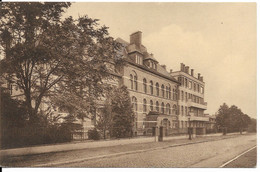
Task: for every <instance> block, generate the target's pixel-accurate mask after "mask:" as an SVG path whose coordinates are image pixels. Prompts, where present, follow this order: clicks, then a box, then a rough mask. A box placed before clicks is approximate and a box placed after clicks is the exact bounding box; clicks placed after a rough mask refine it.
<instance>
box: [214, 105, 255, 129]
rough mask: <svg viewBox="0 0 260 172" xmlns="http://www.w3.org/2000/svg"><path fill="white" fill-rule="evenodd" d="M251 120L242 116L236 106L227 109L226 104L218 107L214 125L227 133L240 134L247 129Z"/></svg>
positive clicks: (244, 115) (246, 116)
mask: <svg viewBox="0 0 260 172" xmlns="http://www.w3.org/2000/svg"><path fill="white" fill-rule="evenodd" d="M250 122H251V118H250V117H249V116H248V115H246V114H244V113H243V112H242V111H241V109H239V108H238V107H237V106H235V105H232V106H231V107H228V105H227V104H225V103H224V104H223V105H222V106H220V108H219V110H218V114H217V117H216V124H217V126H218V127H219V128H227V130H228V132H238V131H240V132H241V133H242V131H243V130H245V129H247V128H248V125H249V124H250Z"/></svg>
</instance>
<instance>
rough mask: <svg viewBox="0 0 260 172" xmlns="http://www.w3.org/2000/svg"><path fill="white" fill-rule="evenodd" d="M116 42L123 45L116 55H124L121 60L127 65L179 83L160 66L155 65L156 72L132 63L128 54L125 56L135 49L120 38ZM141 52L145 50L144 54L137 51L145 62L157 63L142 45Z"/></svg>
mask: <svg viewBox="0 0 260 172" xmlns="http://www.w3.org/2000/svg"><path fill="white" fill-rule="evenodd" d="M116 41H118V42H119V43H121V44H122V45H123V47H122V49H121V50H120V51H119V52H118V53H120V54H122V55H124V57H123V58H124V59H125V60H126V61H127V62H129V63H131V64H133V65H135V66H138V67H140V68H142V69H144V70H147V71H149V72H152V73H154V74H156V75H160V76H162V77H164V78H166V79H169V80H171V81H174V82H176V83H179V82H178V81H177V80H176V79H175V78H174V77H173V76H171V75H170V73H168V72H167V71H166V69H164V68H163V67H162V66H161V65H160V64H158V65H157V70H154V69H150V68H148V67H147V66H145V65H139V64H136V63H134V62H132V61H131V60H130V58H128V54H127V53H130V52H133V49H134V48H135V45H133V44H132V45H130V44H129V43H128V42H127V41H124V40H123V39H121V38H117V39H116ZM142 50H145V51H144V52H140V50H139V51H138V52H140V53H142V54H144V56H145V60H146V59H152V60H154V61H156V62H158V61H157V60H156V59H155V58H154V57H153V56H152V55H151V54H149V53H148V52H147V50H146V48H145V46H143V45H142ZM125 51H128V52H125Z"/></svg>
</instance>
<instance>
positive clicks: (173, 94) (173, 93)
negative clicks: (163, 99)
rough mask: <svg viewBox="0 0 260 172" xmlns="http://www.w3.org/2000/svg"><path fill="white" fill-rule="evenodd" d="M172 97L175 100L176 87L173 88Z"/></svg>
mask: <svg viewBox="0 0 260 172" xmlns="http://www.w3.org/2000/svg"><path fill="white" fill-rule="evenodd" d="M172 99H173V100H175V90H174V88H173V89H172Z"/></svg>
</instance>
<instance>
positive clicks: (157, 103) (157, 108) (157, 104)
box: [156, 101, 159, 112]
mask: <svg viewBox="0 0 260 172" xmlns="http://www.w3.org/2000/svg"><path fill="white" fill-rule="evenodd" d="M156 111H157V112H159V102H158V101H157V102H156Z"/></svg>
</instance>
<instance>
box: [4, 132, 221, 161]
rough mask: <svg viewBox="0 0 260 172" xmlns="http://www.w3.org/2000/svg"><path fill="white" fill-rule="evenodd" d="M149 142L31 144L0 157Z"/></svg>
mask: <svg viewBox="0 0 260 172" xmlns="http://www.w3.org/2000/svg"><path fill="white" fill-rule="evenodd" d="M220 135H222V134H221V133H217V134H208V135H204V136H203V137H209V136H220ZM198 137H201V136H198ZM185 138H188V135H182V136H171V137H164V141H166V140H175V139H185ZM149 142H155V137H145V138H129V139H117V140H101V141H88V142H74V143H63V144H55V145H43V146H33V147H25V148H14V149H6V150H1V151H0V157H2V156H19V155H32V154H42V153H51V152H61V151H70V150H79V149H86V148H99V147H111V146H116V145H126V144H134V143H149Z"/></svg>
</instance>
